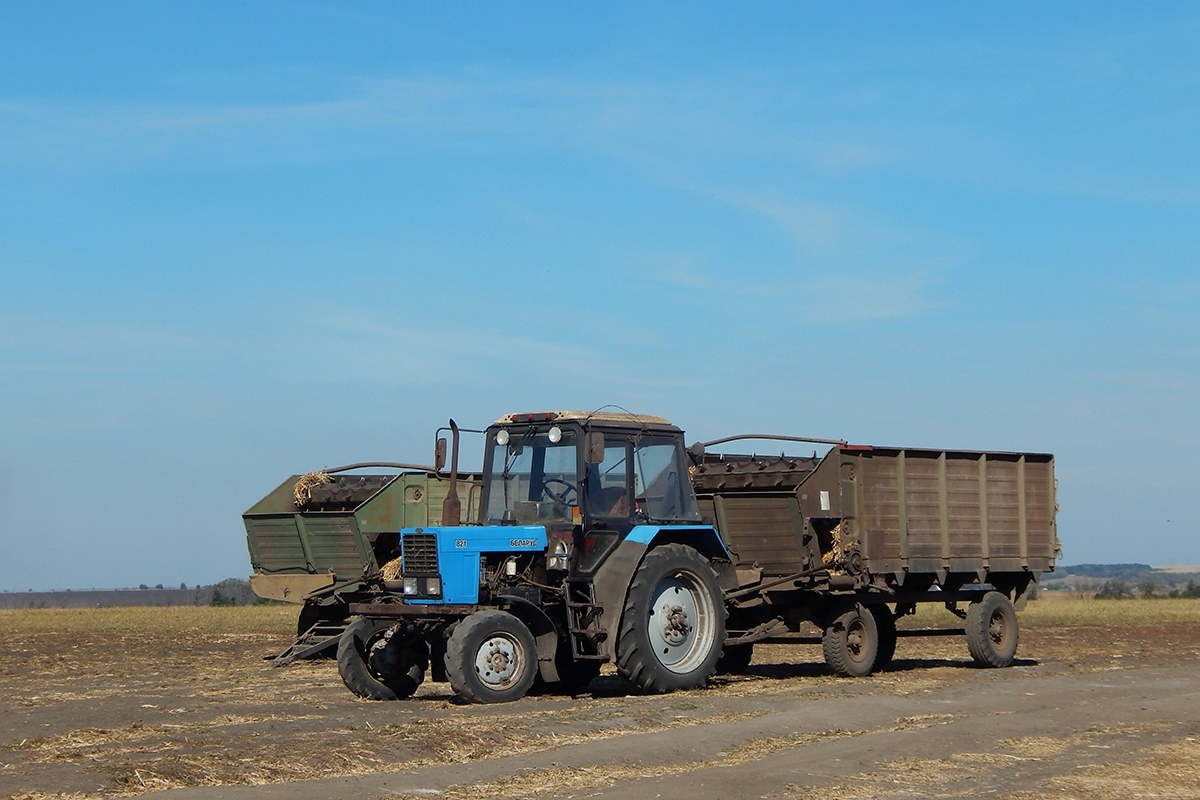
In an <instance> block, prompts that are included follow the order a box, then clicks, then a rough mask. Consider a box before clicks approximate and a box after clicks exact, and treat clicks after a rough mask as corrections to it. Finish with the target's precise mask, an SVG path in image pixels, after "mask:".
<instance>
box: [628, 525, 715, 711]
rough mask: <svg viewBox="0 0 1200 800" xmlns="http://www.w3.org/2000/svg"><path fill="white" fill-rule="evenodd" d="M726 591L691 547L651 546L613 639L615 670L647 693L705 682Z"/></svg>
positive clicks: (711, 669)
mask: <svg viewBox="0 0 1200 800" xmlns="http://www.w3.org/2000/svg"><path fill="white" fill-rule="evenodd" d="M725 614H726V611H725V603H724V593H723V592H722V591H721V587H720V586H719V585H718V583H717V575H716V573H715V572H713V569H712V567H711V566H710V565H709V563H708V559H706V558H705V557H704V556H702V555H700V553H698V552H696V550H694V549H692V548H691V547H686V546H684V545H681V544H667V545H662V546H661V547H656V548H655V549H653V550H651V551H650V552H649V553H648V554H647V555H646V557H645V558H644V559H642V564H641V566H640V567H638V570H637V572H636V573H634V576H633V581H632V582H631V583H630V585H629V592H628V594H627V595H626V599H625V609H624V613H623V614H622V615H621V628H620V636H619V637H618V638H617V671H618V672H619V673H620V674H621V676H622V677H624V678H625V679H626V680H628V681H630V682H631V683H633V684H634V685H636V686H637V687H639V688H640V689H642V690H643V691H646V692H657V693H661V692H671V691H675V690H676V689H692V688H695V687H697V686H703V685H704V683H705V682H706V681H707V680H708V679H709V678H710V677H711V676H712V675H713V673H714V672H715V671H716V668H717V659H718V658H719V657H720V656H721V645H722V643H724V641H725Z"/></svg>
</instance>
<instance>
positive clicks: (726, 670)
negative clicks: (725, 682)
mask: <svg viewBox="0 0 1200 800" xmlns="http://www.w3.org/2000/svg"><path fill="white" fill-rule="evenodd" d="M753 658H754V644H753V643H751V644H727V645H725V647H724V649H722V651H721V657H720V658H718V659H717V674H718V675H741V674H742V673H744V672H745V671H746V669H747V668H748V667H749V666H750V661H751V660H753Z"/></svg>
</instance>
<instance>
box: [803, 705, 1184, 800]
mask: <svg viewBox="0 0 1200 800" xmlns="http://www.w3.org/2000/svg"><path fill="white" fill-rule="evenodd" d="M1171 727H1173V724H1172V723H1162V724H1156V725H1142V726H1133V725H1130V726H1120V727H1098V728H1093V729H1091V730H1088V731H1084V732H1081V733H1079V734H1076V735H1073V736H1068V737H1066V738H1065V739H1054V738H1050V737H1044V736H1042V737H1029V738H1025V739H1004V740H1001V741H999V742H997V745H998V746H999V748H1000V751H999V752H983V753H976V752H964V753H955V754H953V755H950V756H948V757H946V758H904V759H897V760H893V761H887V762H884V763H883V764H880V765H879V767H878V769H876V770H875V771H873V772H869V773H860V774H858V775H853V776H850V777H849V778H848V779H846V780H845V781H844V782H842V783H840V784H839V785H836V786H811V787H798V786H790V787H788V788H789V790H790V791H789V794H788V796H789V797H790V798H792V800H876V799H877V798H878V799H882V798H902V797H912V796H914V795H915V796H919V797H930V798H951V797H965V796H976V795H979V794H987V795H989V796H998V797H1001V798H1003V800H1079V799H1080V798H1087V800H1129V798H1140V797H1163V798H1178V799H1179V800H1183V799H1184V798H1188V800H1193V799H1194V798H1196V797H1200V770H1197V769H1196V767H1195V761H1196V757H1197V756H1200V739H1198V738H1196V737H1187V738H1185V739H1183V740H1182V741H1179V742H1173V743H1170V744H1165V745H1159V746H1155V747H1151V748H1149V749H1147V750H1143V751H1141V752H1140V753H1139V754H1138V755H1137V756H1135V757H1134V758H1133V759H1132V760H1129V761H1122V762H1121V763H1107V762H1106V763H1103V764H1097V763H1095V762H1094V761H1093V762H1086V763H1084V764H1076V763H1074V762H1068V761H1067V760H1066V759H1065V756H1068V755H1070V754H1071V753H1072V750H1079V749H1084V748H1102V749H1108V748H1110V747H1112V746H1113V743H1114V742H1115V741H1117V740H1118V739H1126V740H1130V739H1133V738H1134V737H1141V736H1145V735H1146V734H1154V733H1161V732H1162V731H1163V730H1166V729H1169V728H1171ZM1023 761H1025V762H1029V761H1036V762H1043V763H1047V764H1050V765H1053V766H1054V767H1055V768H1057V769H1058V770H1060V771H1061V772H1062V773H1063V774H1059V775H1052V776H1051V777H1049V778H1047V779H1045V780H1043V781H1042V785H1041V786H1039V787H1038V788H1037V789H1035V790H1029V791H1019V792H1015V793H1013V792H1006V791H1005V784H1006V782H1007V781H1008V779H1009V777H1010V775H1011V770H1012V768H1013V766H1014V765H1016V764H1017V763H1019V762H1023ZM985 789H986V790H987V791H984V790H985Z"/></svg>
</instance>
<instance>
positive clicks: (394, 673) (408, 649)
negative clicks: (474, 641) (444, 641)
mask: <svg viewBox="0 0 1200 800" xmlns="http://www.w3.org/2000/svg"><path fill="white" fill-rule="evenodd" d="M395 626H396V623H395V621H394V620H387V619H357V620H355V621H354V622H352V623H350V626H349V627H348V628H346V632H345V633H343V634H342V638H341V640H339V642H338V652H337V660H338V673H340V674H341V676H342V682H343V683H345V684H346V686H347V688H349V689H350V691H352V692H354V693H355V694H356V695H358V696H359V697H363V698H366V699H367V700H403V699H404V698H406V697H410V696H412V693H413V692H415V691H416V690H417V687H418V686H420V685H421V681H423V680H424V679H425V669H426V667H428V666H429V646H428V645H427V644H425V642H424V641H422V640H420V639H414V640H408V641H405V640H404V638H403V637H401V636H398V635H395V634H394V632H393V628H395Z"/></svg>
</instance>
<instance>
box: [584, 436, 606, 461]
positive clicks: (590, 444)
mask: <svg viewBox="0 0 1200 800" xmlns="http://www.w3.org/2000/svg"><path fill="white" fill-rule="evenodd" d="M583 461H584V463H585V464H599V463H601V462H602V461H604V434H603V433H600V432H599V431H593V432H591V433H589V434H588V435H587V438H586V439H584V450H583Z"/></svg>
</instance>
